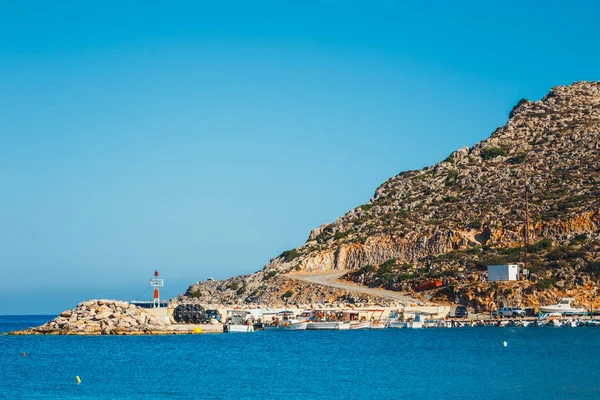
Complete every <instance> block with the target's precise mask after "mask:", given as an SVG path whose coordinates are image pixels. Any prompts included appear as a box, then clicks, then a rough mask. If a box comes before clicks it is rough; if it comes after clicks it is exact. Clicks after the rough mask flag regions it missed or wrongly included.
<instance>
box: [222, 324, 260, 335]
mask: <svg viewBox="0 0 600 400" xmlns="http://www.w3.org/2000/svg"><path fill="white" fill-rule="evenodd" d="M225 327H226V329H227V332H229V333H240V332H254V326H252V325H233V324H230V325H225Z"/></svg>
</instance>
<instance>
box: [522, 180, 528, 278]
mask: <svg viewBox="0 0 600 400" xmlns="http://www.w3.org/2000/svg"><path fill="white" fill-rule="evenodd" d="M524 233H525V237H524V238H523V239H524V243H523V251H524V254H525V257H524V267H523V269H527V250H528V249H529V184H528V183H527V175H525V232H524Z"/></svg>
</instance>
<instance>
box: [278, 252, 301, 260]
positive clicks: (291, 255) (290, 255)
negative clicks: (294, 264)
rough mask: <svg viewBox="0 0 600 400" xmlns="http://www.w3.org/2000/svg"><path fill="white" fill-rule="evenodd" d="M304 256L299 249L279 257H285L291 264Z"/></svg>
mask: <svg viewBox="0 0 600 400" xmlns="http://www.w3.org/2000/svg"><path fill="white" fill-rule="evenodd" d="M301 255H302V253H300V252H299V251H298V250H297V249H292V250H286V251H284V252H283V253H281V254H280V255H279V257H283V258H284V259H285V261H286V262H290V261H292V260H294V259H295V258H298V257H300V256H301Z"/></svg>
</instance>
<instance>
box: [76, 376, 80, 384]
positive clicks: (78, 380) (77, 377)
mask: <svg viewBox="0 0 600 400" xmlns="http://www.w3.org/2000/svg"><path fill="white" fill-rule="evenodd" d="M75 379H77V384H78V385H79V384H80V383H81V379H79V376H76V377H75Z"/></svg>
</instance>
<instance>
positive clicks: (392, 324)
mask: <svg viewBox="0 0 600 400" xmlns="http://www.w3.org/2000/svg"><path fill="white" fill-rule="evenodd" d="M388 327H389V328H398V329H402V328H408V322H406V321H390V322H389V324H388Z"/></svg>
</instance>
